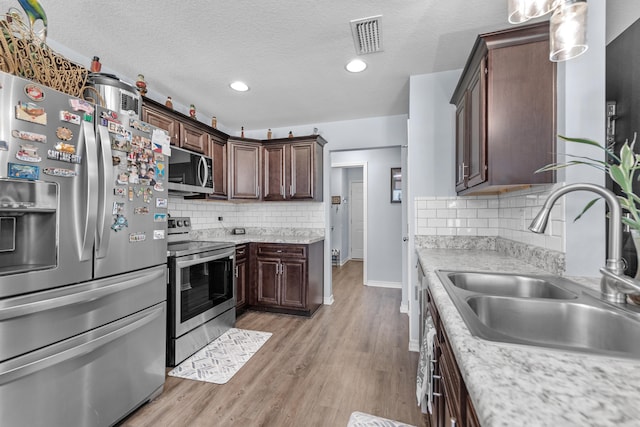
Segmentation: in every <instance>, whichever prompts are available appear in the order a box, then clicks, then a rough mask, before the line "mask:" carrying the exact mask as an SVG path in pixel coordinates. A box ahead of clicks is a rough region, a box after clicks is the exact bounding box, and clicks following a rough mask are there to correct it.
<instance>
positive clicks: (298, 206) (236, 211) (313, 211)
mask: <svg viewBox="0 0 640 427" xmlns="http://www.w3.org/2000/svg"><path fill="white" fill-rule="evenodd" d="M169 213H170V214H171V215H172V216H188V217H191V223H192V227H193V229H194V230H204V229H211V228H221V229H224V228H233V227H267V228H296V229H302V228H313V229H318V228H321V229H324V226H325V222H324V217H325V215H324V205H323V204H322V203H317V202H256V203H230V202H211V201H203V200H188V199H182V198H176V197H170V198H169ZM218 217H222V221H219V220H218Z"/></svg>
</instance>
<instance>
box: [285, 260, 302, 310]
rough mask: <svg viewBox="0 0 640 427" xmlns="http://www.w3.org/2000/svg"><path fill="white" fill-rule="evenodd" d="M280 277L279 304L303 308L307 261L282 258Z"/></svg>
mask: <svg viewBox="0 0 640 427" xmlns="http://www.w3.org/2000/svg"><path fill="white" fill-rule="evenodd" d="M280 271H281V278H280V289H281V294H280V305H281V306H282V307H291V308H305V307H306V302H307V295H306V293H307V282H306V280H307V261H306V260H301V259H282V260H281V268H280Z"/></svg>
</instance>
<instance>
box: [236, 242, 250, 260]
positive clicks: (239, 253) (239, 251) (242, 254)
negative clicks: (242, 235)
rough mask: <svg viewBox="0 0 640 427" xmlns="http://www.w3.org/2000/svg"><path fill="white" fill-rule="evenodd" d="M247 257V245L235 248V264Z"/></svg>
mask: <svg viewBox="0 0 640 427" xmlns="http://www.w3.org/2000/svg"><path fill="white" fill-rule="evenodd" d="M248 255H249V245H246V244H245V245H237V246H236V262H237V260H239V259H245V258H246V257H247V256H248Z"/></svg>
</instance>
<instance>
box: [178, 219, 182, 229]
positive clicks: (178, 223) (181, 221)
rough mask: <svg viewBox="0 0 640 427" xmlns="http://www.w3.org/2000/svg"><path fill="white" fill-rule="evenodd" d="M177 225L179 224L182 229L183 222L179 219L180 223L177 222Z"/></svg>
mask: <svg viewBox="0 0 640 427" xmlns="http://www.w3.org/2000/svg"><path fill="white" fill-rule="evenodd" d="M177 224H178V227H182V220H181V219H179V220H178V222H177Z"/></svg>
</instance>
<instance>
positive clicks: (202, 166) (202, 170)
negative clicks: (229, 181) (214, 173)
mask: <svg viewBox="0 0 640 427" xmlns="http://www.w3.org/2000/svg"><path fill="white" fill-rule="evenodd" d="M203 175H204V176H203ZM198 178H199V179H200V186H202V187H206V186H207V181H208V180H209V168H208V167H207V159H205V157H204V156H200V162H199V165H198Z"/></svg>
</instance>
